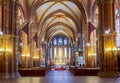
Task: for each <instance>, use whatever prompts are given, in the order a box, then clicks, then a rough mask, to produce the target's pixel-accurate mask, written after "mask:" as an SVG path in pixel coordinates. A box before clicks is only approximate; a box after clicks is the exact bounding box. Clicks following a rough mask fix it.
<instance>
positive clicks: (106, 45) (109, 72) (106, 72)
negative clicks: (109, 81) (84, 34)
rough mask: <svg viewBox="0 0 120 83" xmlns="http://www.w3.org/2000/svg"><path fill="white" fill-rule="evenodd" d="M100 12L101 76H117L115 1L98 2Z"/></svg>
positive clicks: (102, 0)
mask: <svg viewBox="0 0 120 83" xmlns="http://www.w3.org/2000/svg"><path fill="white" fill-rule="evenodd" d="M98 10H99V27H98V35H99V46H98V48H99V56H100V71H99V74H98V75H99V76H102V77H114V76H117V51H116V34H115V0H98Z"/></svg>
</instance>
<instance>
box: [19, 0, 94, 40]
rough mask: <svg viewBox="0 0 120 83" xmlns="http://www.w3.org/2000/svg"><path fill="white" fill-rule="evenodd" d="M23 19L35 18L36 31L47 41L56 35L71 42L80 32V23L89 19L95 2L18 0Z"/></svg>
mask: <svg viewBox="0 0 120 83" xmlns="http://www.w3.org/2000/svg"><path fill="white" fill-rule="evenodd" d="M19 3H20V4H21V8H22V9H23V14H24V17H25V18H26V19H27V20H31V19H33V18H34V17H35V21H36V23H37V24H38V27H37V28H38V29H37V30H38V31H39V33H41V34H42V36H43V39H44V40H46V41H49V40H50V39H51V38H52V37H54V36H55V35H58V34H63V35H66V36H67V37H68V38H70V39H71V40H72V41H73V42H74V41H76V38H77V36H78V33H81V32H82V31H81V30H82V29H81V28H82V22H83V21H84V22H87V21H88V20H89V19H90V18H91V13H90V11H91V9H93V7H94V6H95V5H94V3H95V0H19Z"/></svg>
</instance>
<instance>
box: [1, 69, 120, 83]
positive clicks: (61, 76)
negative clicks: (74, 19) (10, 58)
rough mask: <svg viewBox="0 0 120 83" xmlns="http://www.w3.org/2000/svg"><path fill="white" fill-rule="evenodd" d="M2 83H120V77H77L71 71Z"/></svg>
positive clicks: (3, 80) (3, 81)
mask: <svg viewBox="0 0 120 83" xmlns="http://www.w3.org/2000/svg"><path fill="white" fill-rule="evenodd" d="M0 83H120V77H117V78H100V77H98V76H76V77H74V76H73V75H72V74H71V73H70V72H69V71H51V72H50V73H48V74H47V75H46V76H45V77H21V78H18V79H9V80H5V79H0Z"/></svg>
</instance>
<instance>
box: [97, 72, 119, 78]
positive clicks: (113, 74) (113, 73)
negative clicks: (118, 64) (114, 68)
mask: <svg viewBox="0 0 120 83" xmlns="http://www.w3.org/2000/svg"><path fill="white" fill-rule="evenodd" d="M98 76H100V77H118V72H101V71H99V73H98Z"/></svg>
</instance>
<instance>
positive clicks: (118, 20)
mask: <svg viewBox="0 0 120 83" xmlns="http://www.w3.org/2000/svg"><path fill="white" fill-rule="evenodd" d="M115 14H116V33H117V37H116V45H117V47H120V14H119V11H118V9H116V12H115Z"/></svg>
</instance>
